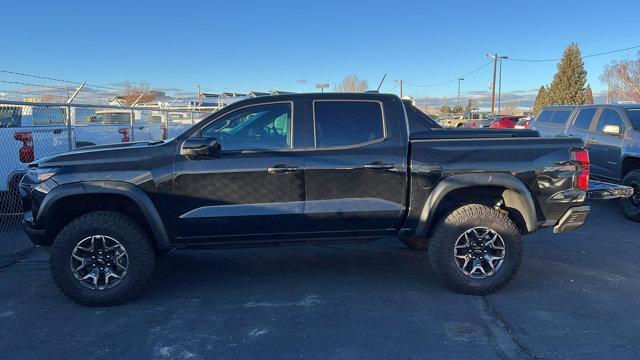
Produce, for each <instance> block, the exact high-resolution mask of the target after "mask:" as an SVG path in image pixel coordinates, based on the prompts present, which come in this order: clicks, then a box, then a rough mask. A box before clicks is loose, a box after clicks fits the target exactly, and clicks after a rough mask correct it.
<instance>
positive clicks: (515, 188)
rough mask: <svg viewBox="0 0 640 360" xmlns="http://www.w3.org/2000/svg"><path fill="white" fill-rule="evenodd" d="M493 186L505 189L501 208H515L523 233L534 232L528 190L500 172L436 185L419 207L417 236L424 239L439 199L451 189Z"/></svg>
mask: <svg viewBox="0 0 640 360" xmlns="http://www.w3.org/2000/svg"><path fill="white" fill-rule="evenodd" d="M474 186H495V187H503V188H506V189H507V190H506V191H505V192H504V193H503V196H504V198H505V205H507V207H510V208H514V209H517V210H518V211H520V213H521V214H522V217H523V218H524V223H525V224H524V225H525V226H526V230H527V231H526V232H527V233H530V232H534V231H535V230H536V228H537V225H538V224H537V215H536V208H535V204H534V202H533V198H532V197H531V193H530V192H529V189H527V187H526V186H525V185H524V184H523V183H522V181H521V180H520V179H518V178H516V177H515V176H513V175H509V174H504V173H480V174H459V175H452V176H449V177H447V178H445V179H443V180H442V181H440V182H439V183H438V185H436V187H435V188H434V189H433V191H432V192H431V194H430V195H429V197H428V198H427V201H426V202H425V204H424V207H423V208H422V213H421V214H420V221H419V222H418V226H417V228H416V235H417V236H418V237H425V236H426V235H427V232H428V231H429V225H430V224H431V221H432V220H433V217H434V215H435V212H436V209H437V208H438V205H440V202H441V201H442V199H444V198H445V197H446V196H447V194H449V193H450V192H451V191H453V190H457V189H462V188H467V187H474Z"/></svg>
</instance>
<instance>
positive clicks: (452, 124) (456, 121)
mask: <svg viewBox="0 0 640 360" xmlns="http://www.w3.org/2000/svg"><path fill="white" fill-rule="evenodd" d="M467 120H468V119H465V118H464V117H463V116H462V115H456V116H451V117H446V118H444V119H442V121H441V122H440V123H441V124H442V126H444V127H446V128H458V127H462V126H464V125H465V124H466V123H467Z"/></svg>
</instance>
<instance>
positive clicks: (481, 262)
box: [428, 204, 522, 295]
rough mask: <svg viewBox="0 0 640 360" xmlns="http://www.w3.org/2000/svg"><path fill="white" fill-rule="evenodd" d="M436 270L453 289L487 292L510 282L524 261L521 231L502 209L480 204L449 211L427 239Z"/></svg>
mask: <svg viewBox="0 0 640 360" xmlns="http://www.w3.org/2000/svg"><path fill="white" fill-rule="evenodd" d="M428 247H429V249H428V253H429V260H430V262H431V266H432V267H433V270H434V271H435V272H436V273H437V274H438V276H439V277H440V278H441V279H442V280H443V281H444V283H445V284H446V285H447V286H448V287H449V288H451V289H453V290H455V291H458V292H461V293H464V294H470V295H484V294H489V293H491V292H494V291H496V290H497V289H499V288H500V287H502V286H504V285H505V284H507V283H508V282H509V281H510V280H511V279H512V278H513V276H514V275H515V274H516V273H517V272H518V269H519V267H520V263H521V261H522V240H521V234H520V232H519V231H518V228H517V227H516V225H515V224H514V223H513V221H511V219H509V217H507V216H506V215H504V214H503V213H501V212H499V211H497V210H495V209H493V208H490V207H488V206H485V205H480V204H469V205H464V206H461V207H459V208H457V209H456V210H454V211H452V212H450V213H449V214H448V215H447V216H445V217H444V218H443V219H442V220H441V221H440V223H439V224H438V225H437V226H436V228H435V231H434V232H433V236H432V237H431V239H430V240H429V243H428Z"/></svg>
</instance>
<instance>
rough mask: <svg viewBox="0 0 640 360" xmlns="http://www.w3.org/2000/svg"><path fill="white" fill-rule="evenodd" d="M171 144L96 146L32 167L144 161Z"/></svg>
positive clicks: (160, 142) (49, 159) (134, 143)
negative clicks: (157, 150) (159, 149)
mask: <svg viewBox="0 0 640 360" xmlns="http://www.w3.org/2000/svg"><path fill="white" fill-rule="evenodd" d="M167 146H169V143H167V142H163V141H158V142H142V141H139V142H128V143H118V144H107V145H94V146H87V147H85V148H81V149H76V150H73V151H68V152H64V153H61V154H56V155H51V156H47V157H43V158H41V159H38V160H36V161H34V162H32V163H31V164H29V166H30V167H37V166H40V167H44V166H63V165H79V164H91V163H103V162H117V161H131V160H136V161H144V160H145V159H146V158H148V157H152V156H154V155H153V154H154V153H156V151H155V150H156V149H157V148H159V147H167Z"/></svg>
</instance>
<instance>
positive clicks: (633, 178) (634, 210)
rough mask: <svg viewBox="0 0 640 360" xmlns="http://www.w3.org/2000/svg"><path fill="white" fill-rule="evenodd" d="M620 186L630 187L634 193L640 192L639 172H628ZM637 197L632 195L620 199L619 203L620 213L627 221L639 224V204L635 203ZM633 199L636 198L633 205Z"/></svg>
mask: <svg viewBox="0 0 640 360" xmlns="http://www.w3.org/2000/svg"><path fill="white" fill-rule="evenodd" d="M622 185H626V186H631V187H633V188H634V189H635V191H640V170H633V171H630V172H628V173H627V175H625V177H624V179H622ZM637 196H638V194H635V193H634V194H633V196H631V197H628V198H626V199H620V200H619V202H620V208H622V213H623V214H624V216H626V217H627V219H629V220H633V221H638V222H640V204H638V203H637V201H638V200H637V199H638V197H637ZM634 197H636V198H635V201H636V203H634Z"/></svg>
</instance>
